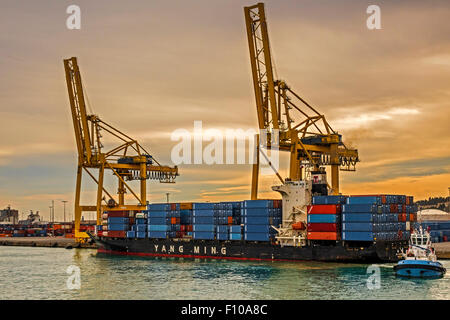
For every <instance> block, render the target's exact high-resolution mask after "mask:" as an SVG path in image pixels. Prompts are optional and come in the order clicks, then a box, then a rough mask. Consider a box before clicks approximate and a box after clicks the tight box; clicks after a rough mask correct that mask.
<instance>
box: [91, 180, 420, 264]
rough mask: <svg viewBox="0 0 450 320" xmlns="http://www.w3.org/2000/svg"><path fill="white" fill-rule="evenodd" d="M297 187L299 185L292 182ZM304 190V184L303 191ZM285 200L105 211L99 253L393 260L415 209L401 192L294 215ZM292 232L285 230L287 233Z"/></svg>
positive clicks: (341, 200) (321, 204)
mask: <svg viewBox="0 0 450 320" xmlns="http://www.w3.org/2000/svg"><path fill="white" fill-rule="evenodd" d="M296 187H298V189H301V186H299V185H298V186H296ZM303 190H305V189H303ZM291 201H292V199H289V197H286V196H285V197H284V198H283V199H282V200H245V201H240V202H218V203H170V204H168V203H155V204H150V205H148V207H147V210H143V211H141V212H134V211H125V210H112V211H105V212H104V213H103V215H102V218H103V219H102V225H99V226H98V227H97V234H96V236H94V235H92V238H93V239H94V241H95V242H96V243H97V244H98V246H99V249H98V252H99V253H105V254H121V255H138V256H154V257H182V258H212V259H232V260H269V261H307V260H318V261H342V262H394V261H397V260H398V259H399V251H400V250H401V249H402V248H407V247H408V240H409V236H410V231H411V230H412V229H413V228H414V227H415V221H416V220H417V208H416V206H415V205H414V204H413V198H412V197H410V196H403V195H361V196H334V195H319V196H312V197H311V204H308V205H306V210H305V212H301V213H300V216H303V217H304V218H303V219H302V218H300V219H295V221H294V220H292V217H289V216H288V215H291V214H290V212H289V210H285V209H286V208H288V203H289V202H291ZM289 232H290V234H289Z"/></svg>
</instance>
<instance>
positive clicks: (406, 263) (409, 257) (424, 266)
mask: <svg viewBox="0 0 450 320" xmlns="http://www.w3.org/2000/svg"><path fill="white" fill-rule="evenodd" d="M402 256H403V258H404V260H400V261H399V262H398V264H397V265H395V266H394V272H395V274H396V275H397V276H400V277H410V278H440V277H442V276H443V275H444V274H445V272H446V269H445V268H444V266H443V265H442V264H441V263H440V262H439V261H436V254H435V251H434V249H433V248H432V247H431V239H430V234H429V232H428V231H423V229H422V227H420V229H419V230H415V231H414V232H413V233H412V234H411V238H410V245H409V248H408V250H407V251H406V253H404V252H403V251H402Z"/></svg>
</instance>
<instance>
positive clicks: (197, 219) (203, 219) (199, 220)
mask: <svg viewBox="0 0 450 320" xmlns="http://www.w3.org/2000/svg"><path fill="white" fill-rule="evenodd" d="M214 223H215V220H214V217H193V218H192V224H214Z"/></svg>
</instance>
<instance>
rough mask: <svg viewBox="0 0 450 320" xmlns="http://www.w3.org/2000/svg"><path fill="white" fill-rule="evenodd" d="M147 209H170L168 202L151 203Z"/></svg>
mask: <svg viewBox="0 0 450 320" xmlns="http://www.w3.org/2000/svg"><path fill="white" fill-rule="evenodd" d="M147 208H148V210H149V211H167V210H170V204H169V203H152V204H149V205H148V206H147Z"/></svg>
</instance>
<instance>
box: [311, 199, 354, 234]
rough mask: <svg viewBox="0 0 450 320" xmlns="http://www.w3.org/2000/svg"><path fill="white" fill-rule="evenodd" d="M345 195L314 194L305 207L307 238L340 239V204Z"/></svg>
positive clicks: (343, 200) (342, 202)
mask: <svg viewBox="0 0 450 320" xmlns="http://www.w3.org/2000/svg"><path fill="white" fill-rule="evenodd" d="M346 198H347V197H346V196H314V197H313V199H312V203H313V204H312V205H310V206H308V207H307V215H308V227H307V231H308V240H335V241H336V240H340V238H341V205H342V204H344V203H345V201H346Z"/></svg>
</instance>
